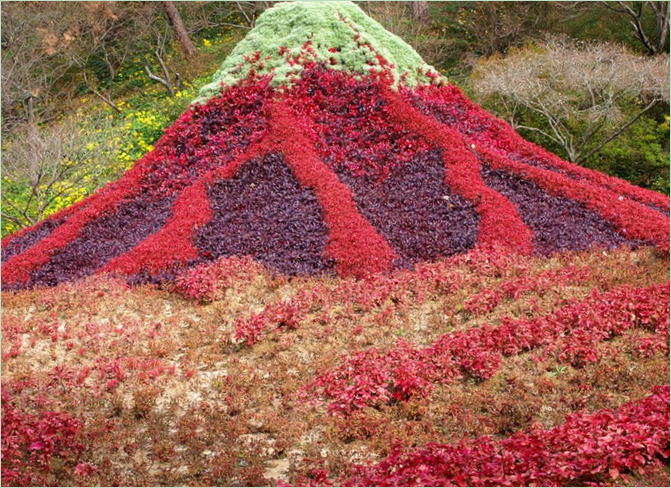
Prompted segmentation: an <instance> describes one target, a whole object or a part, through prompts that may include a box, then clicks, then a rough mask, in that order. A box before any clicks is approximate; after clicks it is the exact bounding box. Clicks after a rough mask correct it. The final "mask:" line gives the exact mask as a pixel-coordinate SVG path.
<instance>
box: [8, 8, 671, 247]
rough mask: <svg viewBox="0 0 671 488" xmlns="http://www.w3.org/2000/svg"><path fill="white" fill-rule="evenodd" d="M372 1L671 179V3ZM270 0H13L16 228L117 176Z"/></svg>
mask: <svg viewBox="0 0 671 488" xmlns="http://www.w3.org/2000/svg"><path fill="white" fill-rule="evenodd" d="M358 3H359V5H360V6H361V7H362V8H363V9H364V10H365V11H366V12H367V13H368V14H369V15H371V16H372V17H373V18H375V19H376V20H378V21H379V22H381V23H382V24H383V25H384V26H385V27H386V28H387V29H388V30H390V31H392V32H394V33H396V34H398V35H399V36H401V37H402V38H403V39H404V40H406V41H407V42H409V43H410V44H411V45H413V47H414V48H415V49H416V50H417V51H418V52H419V53H420V54H421V55H422V56H423V57H424V59H425V60H426V61H427V62H428V63H430V64H433V65H434V66H435V67H436V68H437V69H439V70H441V71H442V72H443V73H444V74H445V75H446V76H448V78H450V80H451V81H452V82H453V83H456V84H458V85H459V86H460V87H461V88H462V89H464V90H465V91H466V92H467V94H468V95H469V96H471V97H472V98H473V99H474V100H475V101H477V102H478V103H480V104H482V105H483V106H484V107H485V108H486V109H488V110H490V111H492V112H494V113H495V114H497V115H498V116H499V117H502V118H504V119H506V120H508V121H509V122H510V123H511V124H513V125H514V126H515V127H516V128H517V129H518V130H519V131H520V132H521V133H522V134H523V135H524V136H525V137H527V138H529V139H531V140H533V141H535V142H537V143H539V144H541V145H543V146H545V147H547V148H548V149H550V150H552V151H554V152H556V153H557V154H559V155H560V156H562V157H564V158H566V159H569V160H572V161H575V162H578V163H579V164H583V165H585V166H589V167H594V168H597V169H600V170H602V171H605V172H606V173H609V174H613V175H616V176H619V177H622V178H625V179H628V180H629V181H632V182H633V183H635V184H638V185H642V186H645V187H648V188H652V189H656V190H658V191H662V192H666V193H668V191H669V170H668V169H669V117H668V114H669V67H668V66H669V65H668V52H669V3H668V2H358ZM272 4H273V2H207V1H204V2H3V3H2V5H1V8H2V38H1V41H2V42H1V48H2V91H1V93H2V112H1V116H2V156H3V158H2V159H3V164H2V183H3V184H2V232H3V235H6V234H7V233H9V232H13V231H15V230H17V229H19V228H21V227H23V226H26V225H30V224H32V223H35V222H36V221H39V220H41V219H42V218H44V217H46V216H48V215H49V214H51V213H54V212H55V211H57V210H59V209H60V208H62V207H64V206H67V205H69V204H71V203H73V202H74V201H76V200H78V199H80V198H83V197H84V196H86V195H88V194H90V193H91V192H93V191H95V189H96V188H98V187H99V186H101V185H103V184H104V183H106V182H107V181H109V180H111V179H114V178H116V177H118V176H119V174H120V173H121V172H122V171H123V170H125V169H126V168H127V167H128V166H129V165H130V164H132V162H133V161H134V160H135V159H137V157H139V156H141V154H142V153H143V152H145V151H146V150H148V149H150V148H151V147H152V146H151V145H152V144H153V142H154V141H155V140H156V139H157V138H158V137H160V135H161V134H162V130H163V129H164V128H165V127H167V126H168V125H169V124H170V123H172V121H173V120H174V119H175V118H176V117H177V116H178V115H179V113H181V112H182V111H183V110H184V109H185V108H186V106H187V104H188V102H189V101H190V100H191V99H192V98H193V97H194V96H195V92H196V89H197V87H198V86H199V85H200V84H202V83H203V82H204V81H205V80H207V77H208V76H209V75H211V73H213V72H214V71H215V70H216V68H217V67H218V65H219V64H220V63H221V61H222V60H223V58H224V57H225V56H226V55H227V54H228V53H229V52H230V50H231V49H232V48H233V47H234V46H235V44H236V43H237V42H238V41H239V40H240V39H241V38H242V37H243V36H244V35H245V34H246V33H247V32H248V31H249V29H250V28H252V27H253V26H254V22H255V20H256V18H257V17H258V15H259V14H260V13H261V12H262V11H263V10H265V9H266V8H268V7H269V6H271V5H272ZM567 61H568V62H567ZM521 73H524V75H521ZM628 73H632V74H636V76H626V75H627V74H628Z"/></svg>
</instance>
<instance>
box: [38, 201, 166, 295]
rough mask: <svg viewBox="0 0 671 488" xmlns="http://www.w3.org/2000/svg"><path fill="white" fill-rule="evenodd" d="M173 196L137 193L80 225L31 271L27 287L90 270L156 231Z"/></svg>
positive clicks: (77, 276) (68, 278)
mask: <svg viewBox="0 0 671 488" xmlns="http://www.w3.org/2000/svg"><path fill="white" fill-rule="evenodd" d="M173 200H174V199H173V198H162V199H160V200H150V199H148V198H147V197H146V196H139V197H136V198H135V199H133V200H131V201H129V202H126V203H123V204H121V205H120V206H119V208H118V209H117V210H116V212H114V213H113V214H110V215H105V216H103V217H100V218H99V219H97V220H95V221H94V222H92V223H90V224H89V225H87V226H86V227H84V228H83V229H82V232H81V234H80V235H79V237H77V239H75V240H74V241H72V242H71V243H70V244H68V245H67V246H65V247H64V248H63V249H61V250H60V251H59V252H58V253H56V254H55V255H54V256H53V257H52V258H51V260H49V262H47V263H46V264H45V265H44V266H42V267H41V268H40V269H38V270H36V271H35V272H33V273H32V275H31V277H30V281H29V283H28V287H33V286H45V285H46V286H55V285H57V284H58V283H62V282H64V281H72V280H76V279H80V278H83V277H85V276H89V275H91V274H93V273H94V272H95V271H96V270H98V269H100V268H101V267H103V266H104V265H105V264H107V263H108V262H109V261H110V260H112V259H113V258H115V257H117V256H121V255H122V254H125V253H126V252H128V251H129V250H130V249H132V248H133V247H135V246H136V245H137V244H139V243H140V242H142V241H143V240H144V239H145V238H147V237H148V236H150V235H151V234H153V233H154V232H156V231H158V230H159V229H160V228H162V227H163V226H164V225H165V222H166V220H167V219H168V218H169V217H170V214H171V207H172V202H173Z"/></svg>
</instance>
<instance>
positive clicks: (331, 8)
mask: <svg viewBox="0 0 671 488" xmlns="http://www.w3.org/2000/svg"><path fill="white" fill-rule="evenodd" d="M306 43H309V44H306ZM257 53H258V54H257ZM376 54H377V55H379V56H381V57H382V58H384V60H386V62H387V63H388V64H390V65H393V67H392V69H391V73H392V75H393V76H394V80H395V83H398V82H399V80H400V79H401V77H404V83H405V84H406V85H408V86H415V85H416V84H417V83H430V82H431V78H433V77H437V78H440V75H439V74H438V73H437V72H436V71H435V70H434V69H433V68H432V67H431V66H429V65H428V64H426V63H425V62H424V61H423V60H422V58H421V57H420V56H419V54H417V53H416V52H415V50H414V49H413V48H412V47H410V46H409V45H408V44H406V43H405V42H403V41H402V40H401V39H400V38H399V37H397V36H395V35H394V34H392V33H390V32H388V31H387V30H385V29H384V27H382V26H381V25H380V24H379V23H377V22H376V21H374V20H373V19H371V18H370V17H368V16H367V15H366V14H365V13H364V12H363V11H362V10H361V9H360V8H359V7H357V6H356V5H354V4H353V3H351V2H287V3H280V4H277V5H276V6H275V7H273V8H271V9H269V10H266V11H265V12H264V13H263V14H262V15H261V16H260V17H259V18H258V20H257V22H256V27H255V28H254V29H253V30H252V31H251V32H250V33H249V34H248V35H247V37H245V39H243V40H242V41H241V42H240V43H239V44H238V45H237V46H236V47H235V49H233V52H232V53H231V54H230V56H228V58H226V60H225V61H224V63H223V64H222V66H221V68H220V69H219V71H218V72H217V73H216V74H215V75H214V78H213V81H212V83H209V84H208V85H205V86H204V87H203V88H202V89H201V90H200V93H199V98H198V99H197V100H196V101H197V102H202V101H205V100H207V99H208V98H210V97H212V96H215V95H217V94H218V93H220V91H221V84H222V83H223V84H224V85H233V84H235V83H237V82H238V81H240V80H241V79H244V78H246V77H247V75H248V74H249V73H250V71H251V70H252V69H253V70H254V71H255V72H256V73H258V74H269V73H272V74H273V78H272V82H271V83H272V84H273V85H275V86H277V85H286V84H290V83H291V82H292V80H294V79H296V77H297V76H298V75H300V72H301V71H302V70H303V66H302V65H301V61H315V62H318V63H321V62H323V63H324V64H325V65H327V66H328V67H330V68H331V69H342V70H347V71H351V72H353V73H356V74H367V73H369V72H370V71H371V70H373V71H379V70H381V69H383V68H382V67H381V65H380V60H379V58H378V57H377V56H376ZM294 60H296V61H297V62H295V61H294ZM384 60H383V61H382V63H383V64H384ZM426 73H430V74H431V76H430V77H429V76H427V75H426Z"/></svg>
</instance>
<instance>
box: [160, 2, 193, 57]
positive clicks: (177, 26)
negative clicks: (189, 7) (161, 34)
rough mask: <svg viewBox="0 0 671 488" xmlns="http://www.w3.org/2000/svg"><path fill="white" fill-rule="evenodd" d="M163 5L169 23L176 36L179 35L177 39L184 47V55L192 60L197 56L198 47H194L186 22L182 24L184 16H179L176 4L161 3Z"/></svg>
mask: <svg viewBox="0 0 671 488" xmlns="http://www.w3.org/2000/svg"><path fill="white" fill-rule="evenodd" d="M161 3H163V7H164V8H165V13H166V16H167V17H168V22H169V23H170V25H171V26H172V28H173V29H174V31H175V34H176V35H177V39H178V40H179V43H180V45H181V46H182V49H183V50H184V54H185V55H186V57H187V58H190V57H191V56H193V55H194V54H196V46H194V45H193V42H192V41H191V38H190V37H189V33H188V32H186V28H185V27H184V22H182V16H181V15H179V12H178V11H177V7H176V6H175V2H161Z"/></svg>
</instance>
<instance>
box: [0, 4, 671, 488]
mask: <svg viewBox="0 0 671 488" xmlns="http://www.w3.org/2000/svg"><path fill="white" fill-rule="evenodd" d="M282 8H283V9H286V8H289V7H286V6H284V7H282ZM291 8H297V9H300V4H297V6H296V5H295V6H294V7H291ZM311 8H317V7H314V5H313V6H312V7H311ZM320 8H321V7H320ZM323 8H326V9H331V10H333V9H335V10H333V11H331V10H330V11H329V12H330V13H329V16H326V18H328V19H330V20H329V22H330V24H329V25H330V26H331V27H332V28H334V29H336V30H337V27H339V28H340V29H341V30H340V31H338V32H337V34H338V36H345V38H346V39H347V43H346V47H347V49H348V50H349V51H347V53H345V54H346V55H345V54H343V57H342V59H341V58H338V59H336V58H335V57H334V58H333V60H334V62H331V61H330V60H328V59H327V60H324V59H323V58H324V56H325V55H327V54H325V53H331V54H334V55H335V54H337V53H338V52H339V51H338V48H339V46H329V45H328V44H327V45H322V44H323V43H324V42H327V41H328V40H329V39H339V37H338V36H335V37H328V38H326V39H322V38H321V37H320V38H319V39H321V41H320V40H319V39H317V38H311V37H308V38H307V39H303V40H302V41H301V42H300V43H298V47H297V46H284V45H279V46H275V47H273V50H271V51H272V52H269V53H265V52H264V54H263V55H262V54H261V53H260V52H251V53H247V54H246V55H245V56H243V59H244V61H243V62H241V63H242V64H235V63H233V65H231V63H228V64H225V65H224V67H223V68H222V71H221V72H220V73H219V74H218V75H217V76H218V77H219V78H221V79H222V80H224V79H227V78H226V76H228V75H229V74H231V73H232V74H238V75H240V76H239V77H238V78H235V80H236V82H237V84H235V85H232V86H226V87H223V86H222V87H221V88H222V90H221V92H220V93H219V94H216V95H215V96H213V97H212V98H210V99H207V100H206V99H204V98H201V99H200V103H198V104H194V105H193V106H192V107H191V108H190V109H189V110H187V111H186V112H185V113H184V114H183V115H182V116H181V117H180V118H179V120H177V122H176V123H175V124H174V125H173V126H171V127H170V128H169V129H168V130H167V131H166V133H165V135H164V136H163V138H162V139H161V140H159V141H158V142H157V143H156V144H155V145H154V147H153V150H151V151H150V152H149V153H147V154H146V155H145V156H144V157H143V158H142V159H140V160H139V161H138V163H137V164H136V165H135V166H133V168H132V169H130V170H129V171H128V172H127V173H125V174H124V176H123V177H122V178H121V179H119V180H118V181H116V182H114V183H112V184H110V185H108V186H107V187H105V188H103V189H101V190H100V191H99V192H98V193H96V194H95V195H93V196H92V197H90V198H87V199H85V200H82V201H81V202H79V203H77V204H76V205H74V206H72V207H69V208H67V209H65V210H63V211H62V212H60V213H59V214H57V215H55V216H53V217H52V218H50V219H48V220H46V221H44V222H43V223H41V224H39V225H37V226H35V227H33V228H29V229H26V230H25V231H22V232H19V233H17V234H14V235H11V236H9V237H8V238H6V239H4V240H3V242H2V248H3V250H2V253H3V261H2V288H3V296H2V299H3V316H2V362H3V368H2V402H3V417H2V461H3V462H2V476H3V482H4V483H6V484H13V485H35V484H42V485H54V484H60V485H113V484H117V485H120V484H124V485H175V484H184V485H265V484H267V483H269V482H274V483H277V484H285V483H291V484H299V485H327V486H328V485H332V484H338V485H351V484H353V485H370V484H374V485H418V486H425V485H437V486H443V485H446V484H453V485H454V484H456V485H494V486H496V485H516V484H524V485H538V484H545V485H575V484H580V485H606V486H609V485H622V484H625V485H626V484H639V485H640V484H652V485H654V484H657V483H661V482H665V483H666V484H668V461H669V435H668V425H669V413H668V412H669V389H668V376H669V285H668V284H669V269H668V266H669V199H668V197H666V196H664V195H661V194H657V193H654V192H651V191H647V190H643V189H640V188H637V187H635V186H632V185H630V184H628V183H626V182H624V181H622V180H618V179H615V178H610V177H607V176H605V175H602V174H600V173H597V172H595V171H591V170H587V169H583V168H580V167H578V166H575V165H572V164H570V163H566V162H564V161H562V160H560V159H559V158H557V157H556V156H554V155H552V154H550V153H547V152H545V151H544V150H542V149H541V148H539V147H538V146H535V145H533V144H530V143H528V142H526V141H524V140H523V139H521V138H520V137H519V136H518V135H517V134H516V133H515V132H514V131H513V130H512V128H511V127H510V126H508V125H507V124H505V123H504V122H503V121H501V120H498V119H496V118H495V117H493V116H491V115H489V114H487V113H486V112H484V111H483V110H482V109H481V108H480V107H478V106H477V105H475V104H473V103H472V102H470V101H469V100H468V99H466V98H465V96H464V95H463V94H462V93H461V91H460V90H459V89H457V88H456V87H454V86H452V85H449V84H447V83H446V80H444V79H443V78H440V77H439V76H438V74H437V73H436V72H435V71H433V70H431V69H427V68H425V67H424V65H423V64H421V63H419V64H418V62H415V61H416V59H415V58H414V57H413V56H411V54H412V53H410V54H408V52H407V50H405V48H404V47H403V46H400V47H399V46H396V47H397V48H399V49H400V48H403V49H400V51H399V50H398V49H396V50H395V51H394V52H395V53H396V54H398V53H399V52H400V53H405V54H404V55H403V59H404V60H405V61H408V60H410V61H412V62H405V61H404V62H402V63H399V65H398V66H397V65H396V64H393V63H392V62H390V60H387V59H386V58H385V57H384V56H382V55H381V54H380V52H378V51H377V50H376V49H377V48H376V46H377V44H376V42H377V41H376V39H378V40H379V39H387V40H386V41H385V42H392V41H390V40H389V39H390V38H387V37H385V36H382V37H379V36H377V37H375V36H373V38H371V37H370V36H368V35H362V34H361V33H362V32H363V30H366V29H364V27H362V25H365V24H366V23H367V22H368V20H366V21H365V22H363V20H362V22H363V24H361V23H358V24H357V23H356V22H355V19H356V18H358V17H357V16H358V13H356V12H355V13H356V15H354V14H353V13H352V12H353V11H350V10H351V9H352V8H354V7H353V6H348V7H347V9H345V10H344V11H343V12H341V15H337V14H338V12H337V8H338V7H337V4H327V5H326V6H325V7H323ZM283 11H284V10H283ZM284 12H285V13H286V11H284ZM334 12H335V13H334ZM289 13H290V14H291V12H289ZM313 13H314V12H313ZM292 15H293V14H292ZM308 17H309V16H308ZM265 18H266V20H268V19H271V20H272V18H273V16H272V15H268V16H266V17H265ZM282 18H284V17H282ZM291 18H294V17H291ZM295 18H296V19H299V20H300V19H303V20H302V21H304V16H297V17H295ZM319 20H324V19H323V18H321V17H320V19H319ZM364 20H365V19H364ZM297 21H298V20H296V22H297ZM259 24H260V25H266V24H264V23H263V22H262V19H259ZM319 25H321V24H319ZM334 26H335V27H334ZM266 27H272V26H268V25H266ZM278 29H279V27H278ZM362 29H363V30H362ZM308 31H309V29H308V30H306V29H303V30H300V29H299V30H298V31H297V32H299V33H301V32H302V33H303V34H304V33H305V32H308ZM260 32H263V31H262V30H259V31H256V35H260V34H259V33H260ZM270 32H275V31H274V30H273V29H270ZM367 32H369V33H370V32H373V33H374V32H376V29H368V30H367ZM293 34H295V33H293ZM293 34H292V35H293ZM303 34H301V35H299V36H298V37H301V36H303ZM268 35H269V34H268ZM289 38H291V39H293V37H291V36H289ZM301 39H302V37H301ZM249 41H250V42H252V41H254V42H257V41H258V39H255V38H254V36H251V38H250V39H249ZM318 41H319V42H321V43H322V44H319V42H318ZM292 42H296V41H295V39H294V40H293V41H292ZM339 42H340V41H339ZM343 42H344V41H343ZM394 42H396V41H394ZM275 48H276V49H275ZM241 49H242V48H241ZM353 50H354V52H352V51H353ZM357 50H359V51H362V52H363V53H365V55H363V54H362V53H361V52H357ZM396 54H395V55H396ZM359 55H361V56H362V57H358V56H359ZM268 56H270V59H268ZM236 59H237V58H236ZM399 59H400V58H399ZM278 60H279V61H278ZM282 60H283V61H282ZM339 60H340V61H339ZM352 60H359V61H361V60H363V61H361V62H363V63H364V65H363V66H361V63H360V62H359V64H358V65H357V66H358V68H359V69H357V70H349V68H348V66H349V65H348V63H350V62H352ZM413 60H414V61H413ZM341 61H342V62H341ZM420 61H421V60H420ZM281 62H284V63H286V64H287V65H288V66H290V67H292V69H291V70H289V71H287V73H290V74H291V76H287V77H286V79H284V81H283V82H282V83H277V78H275V76H274V68H277V66H285V65H283V64H277V63H281ZM293 68H295V69H293ZM415 69H420V71H421V72H419V73H414V75H415V76H414V77H413V78H412V79H408V78H409V76H407V74H408V70H415ZM287 73H285V75H286V74H287ZM422 80H423V81H424V83H423V84H422V83H419V84H417V82H418V81H420V82H421V81H422ZM411 81H412V83H411ZM406 82H407V83H406ZM202 94H204V95H210V94H212V87H209V88H207V89H206V90H205V91H204V92H203V93H202ZM156 285H158V286H156Z"/></svg>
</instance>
